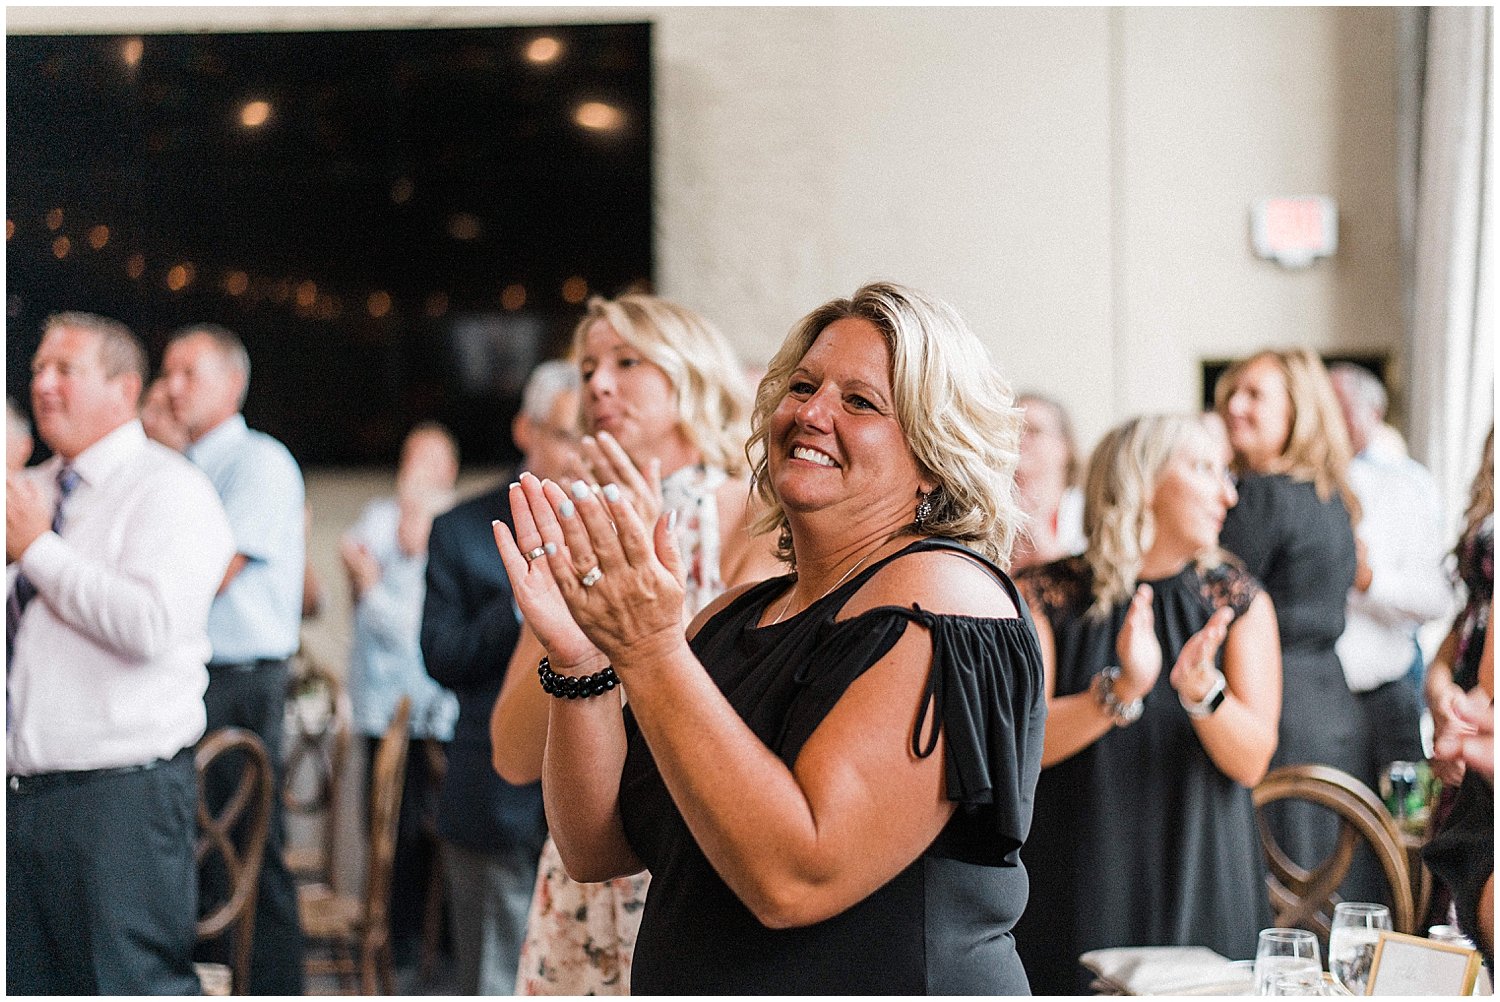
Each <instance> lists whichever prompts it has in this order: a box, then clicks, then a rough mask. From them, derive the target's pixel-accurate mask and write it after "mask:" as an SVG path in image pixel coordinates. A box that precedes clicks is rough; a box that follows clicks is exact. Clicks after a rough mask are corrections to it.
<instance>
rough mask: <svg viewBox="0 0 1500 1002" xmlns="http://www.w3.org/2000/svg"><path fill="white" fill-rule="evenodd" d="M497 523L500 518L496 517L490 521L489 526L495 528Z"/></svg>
mask: <svg viewBox="0 0 1500 1002" xmlns="http://www.w3.org/2000/svg"><path fill="white" fill-rule="evenodd" d="M499 524H500V520H499V519H498V518H497V519H495V520H494V521H493V522H491V523H490V528H491V529H493V528H495V527H496V526H497V525H499Z"/></svg>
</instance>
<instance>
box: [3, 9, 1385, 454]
mask: <svg viewBox="0 0 1500 1002" xmlns="http://www.w3.org/2000/svg"><path fill="white" fill-rule="evenodd" d="M7 16H8V30H10V31H13V32H14V31H68V30H80V31H104V32H120V31H150V30H179V31H180V30H197V29H205V30H207V29H215V30H231V29H233V30H246V29H277V28H326V27H397V26H401V27H409V26H434V27H436V26H459V25H483V24H525V23H546V22H558V21H567V20H616V21H620V20H640V19H650V20H651V21H653V22H654V23H655V25H656V34H655V44H656V73H657V87H656V89H657V107H656V112H657V137H656V157H657V202H658V204H657V261H658V263H659V265H658V275H657V278H658V285H659V287H660V288H661V290H662V291H663V293H665V294H667V295H671V296H675V297H678V298H681V299H682V300H684V301H686V302H688V303H691V304H693V305H695V306H697V307H699V308H701V309H703V310H704V311H705V312H706V313H708V314H709V315H711V316H713V317H714V318H715V319H717V320H718V321H719V322H720V323H721V325H722V326H723V327H724V328H725V330H726V331H727V332H729V334H730V336H731V337H732V338H733V339H734V341H735V343H736V344H737V345H738V346H739V348H740V349H741V351H742V352H743V353H744V354H745V355H746V357H747V358H748V359H750V360H752V361H764V360H765V359H766V358H767V357H768V356H769V355H770V353H771V351H772V350H773V349H774V347H775V345H776V344H777V343H778V342H779V340H780V337H781V335H782V334H783V333H784V332H785V331H786V329H787V327H788V326H789V325H790V324H791V322H792V321H793V320H795V319H796V318H797V317H798V316H800V315H801V314H803V313H804V312H806V311H807V310H808V309H809V308H811V307H812V306H814V305H816V304H817V303H818V302H821V301H822V300H824V299H826V298H829V297H831V296H834V295H838V294H845V293H847V292H849V291H852V289H853V288H854V286H855V285H857V284H858V283H860V282H862V281H865V280H867V279H870V278H875V277H888V278H894V279H898V280H901V281H905V282H909V283H911V284H914V285H917V286H920V287H923V288H926V289H929V290H930V291H932V292H934V293H936V294H938V295H941V296H943V297H945V298H948V299H950V300H951V301H952V302H954V303H955V305H957V306H958V307H959V308H960V310H961V311H962V312H963V313H964V314H965V315H966V316H967V317H968V318H969V321H970V323H971V324H972V325H973V326H974V327H975V329H976V330H977V331H978V332H979V333H980V335H981V337H983V338H984V339H985V341H986V342H987V343H988V344H989V345H990V347H991V349H992V351H993V352H994V353H995V355H996V356H997V358H998V359H999V361H1000V363H1001V367H1002V370H1003V372H1004V373H1005V375H1006V376H1007V378H1008V379H1009V380H1010V381H1011V382H1012V384H1014V385H1015V386H1017V387H1018V388H1020V387H1034V388H1039V389H1043V390H1046V391H1049V392H1051V393H1053V394H1054V395H1056V396H1058V397H1059V398H1060V399H1062V400H1063V402H1064V403H1065V404H1067V405H1068V406H1069V408H1070V409H1071V410H1072V411H1073V413H1074V417H1075V421H1076V424H1077V425H1078V428H1079V432H1080V435H1081V437H1082V438H1083V439H1084V444H1085V445H1087V444H1089V443H1091V442H1092V441H1093V440H1094V439H1095V438H1097V436H1098V435H1099V434H1100V433H1101V432H1102V431H1103V430H1104V429H1105V428H1107V427H1108V426H1109V425H1111V424H1113V423H1115V422H1116V421H1118V420H1120V419H1121V418H1123V417H1125V416H1127V415H1129V414H1131V413H1134V412H1137V411H1140V410H1144V409H1164V408H1185V407H1191V406H1193V405H1194V404H1195V402H1196V400H1197V398H1198V395H1199V393H1200V389H1201V388H1200V383H1199V377H1198V371H1199V370H1198V363H1199V361H1200V360H1201V359H1202V358H1205V357H1210V358H1222V357H1229V356H1234V355H1239V354H1243V353H1245V352H1247V351H1249V350H1251V349H1253V348H1256V347H1259V346H1262V345H1267V344H1284V343H1291V342H1295V343H1300V344H1307V345H1310V346H1313V347H1316V348H1318V349H1321V350H1325V351H1327V350H1351V349H1357V350H1360V351H1383V350H1384V351H1392V352H1394V351H1395V349H1396V347H1397V345H1398V342H1399V338H1400V309H1399V298H1398V297H1399V281H1398V279H1399V275H1398V270H1397V268H1398V260H1399V258H1398V255H1397V251H1396V239H1397V237H1396V214H1395V213H1396V208H1395V203H1396V198H1395V189H1394V186H1395V181H1394V179H1395V124H1394V122H1395V104H1396V83H1395V68H1394V67H1395V24H1396V17H1397V13H1396V11H1395V10H1394V9H1387V8H1322V7H1301V8H1265V7H1257V8H1240V9H1236V8H1182V9H1178V8H1160V7H1157V8H1121V9H1108V8H954V9H930V8H891V7H886V8H693V7H655V8H654V7H615V8H595V9H592V10H590V9H588V8H477V7H465V8H421V9H418V8H395V7H367V8H287V7H284V8H230V7H218V8H162V7H158V8H137V9H134V10H128V9H126V10H122V9H110V8H73V9H68V8H29V9H27V8H20V9H11V10H9V11H8V15H7ZM1314 193H1315V194H1329V195H1332V196H1334V197H1335V198H1336V199H1338V202H1339V207H1340V213H1341V234H1340V249H1339V254H1338V256H1337V257H1335V258H1334V259H1333V260H1331V261H1324V262H1320V263H1318V264H1317V265H1315V266H1314V267H1312V268H1311V269H1308V270H1305V271H1298V272H1291V271H1285V270H1283V269H1281V268H1280V267H1279V266H1277V265H1275V264H1271V263H1268V262H1264V261H1260V260H1257V259H1256V258H1255V257H1254V256H1253V255H1252V254H1251V252H1250V250H1249V241H1248V236H1247V234H1248V209H1249V206H1250V204H1251V202H1252V201H1253V200H1255V199H1257V198H1260V197H1263V196H1266V195H1285V194H1314Z"/></svg>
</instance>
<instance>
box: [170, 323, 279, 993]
mask: <svg viewBox="0 0 1500 1002" xmlns="http://www.w3.org/2000/svg"><path fill="white" fill-rule="evenodd" d="M162 376H163V378H165V379H166V381H167V394H168V397H169V398H170V400H171V403H172V413H173V416H174V417H176V419H177V420H178V422H180V423H181V424H182V426H183V427H184V429H186V431H187V435H188V447H187V457H188V459H190V460H192V461H193V463H195V464H196V465H197V466H198V467H199V468H200V469H202V470H203V472H204V473H206V474H208V478H209V480H210V481H212V483H213V485H214V489H215V490H216V491H217V492H218V494H219V499H220V500H221V501H222V502H223V505H224V510H225V512H226V513H227V514H228V516H229V525H230V528H231V529H232V530H233V532H234V543H235V555H234V557H233V558H232V559H231V560H230V562H229V569H228V571H227V572H226V573H225V575H224V581H223V583H222V584H221V585H220V587H219V594H218V596H217V597H216V598H215V599H214V603H213V606H212V608H211V609H210V610H209V615H208V636H209V640H210V642H211V643H212V644H213V659H212V661H211V662H210V663H209V666H208V671H209V681H208V692H207V693H206V694H205V695H204V704H205V706H206V708H207V711H208V729H209V730H210V731H212V730H215V729H217V728H220V727H244V728H248V729H249V730H251V731H254V732H255V733H256V734H258V735H259V736H260V738H261V740H262V741H264V742H265V745H266V751H267V752H268V753H269V754H270V756H271V761H272V765H273V768H274V771H275V786H274V789H273V794H272V807H271V829H270V835H269V837H268V839H267V842H266V854H265V860H264V863H263V864H262V867H261V879H260V894H259V897H258V899H257V902H256V909H255V945H254V953H253V957H252V960H251V974H250V985H249V990H250V993H251V994H253V995H295V994H301V992H302V983H303V976H302V952H303V943H302V933H301V929H300V928H299V926H298V922H297V890H296V886H295V884H294V883H293V881H292V877H291V873H290V872H289V871H288V870H287V867H286V860H285V837H286V834H285V825H284V819H283V817H282V810H281V808H282V802H281V798H282V783H283V780H284V764H285V763H284V762H283V759H282V718H283V713H284V706H285V702H286V690H287V672H288V659H289V658H290V657H291V656H292V655H293V654H295V653H296V652H297V647H298V643H299V632H300V629H301V622H302V580H303V565H304V563H305V561H306V549H305V546H304V539H303V536H304V532H305V526H306V522H305V516H304V513H303V512H304V508H303V504H304V492H303V485H302V472H301V470H300V469H298V467H297V462H296V460H294V459H293V458H292V455H291V453H290V452H288V451H287V449H286V447H285V446H284V445H282V444H281V443H280V442H278V441H276V440H275V439H274V438H272V437H271V436H269V435H266V434H263V433H261V432H258V431H252V430H251V429H250V428H248V427H247V426H246V425H245V419H244V417H243V416H242V415H241V414H240V408H241V407H242V406H244V402H245V395H246V393H247V392H248V390H249V387H250V357H249V354H248V353H247V352H246V351H245V346H244V344H243V343H241V341H240V339H239V338H238V337H237V336H236V335H235V334H234V333H233V332H231V331H229V330H226V329H225V328H223V327H219V326H216V325H213V324H198V325H194V326H191V327H185V328H183V329H182V330H180V331H178V332H176V333H175V334H173V335H172V337H171V338H170V339H169V340H168V342H167V349H166V354H165V356H164V357H163V360H162ZM234 781H235V777H234V776H233V775H211V776H209V777H208V780H207V782H208V790H207V796H208V799H209V801H210V802H211V803H217V802H219V801H221V800H222V799H224V798H226V797H227V796H228V794H229V792H230V791H231V790H232V789H233V783H234ZM204 879H205V881H207V880H209V879H210V875H209V874H208V873H207V872H206V873H205V875H204ZM206 893H208V894H211V893H212V889H210V890H209V891H208V892H206Z"/></svg>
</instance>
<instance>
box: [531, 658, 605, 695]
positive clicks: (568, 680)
mask: <svg viewBox="0 0 1500 1002" xmlns="http://www.w3.org/2000/svg"><path fill="white" fill-rule="evenodd" d="M536 673H537V675H538V676H540V678H541V680H542V691H543V692H545V693H546V694H547V695H549V696H556V697H557V698H558V699H588V698H589V697H590V696H602V695H604V693H606V692H608V691H609V690H611V689H613V688H614V687H615V686H617V685H619V684H620V677H619V676H618V675H616V674H615V669H614V666H613V665H605V666H604V668H603V670H602V671H596V672H594V674H592V675H559V674H558V673H557V672H555V671H553V670H552V663H551V662H550V661H548V660H547V659H546V658H542V660H541V662H540V663H538V664H537V666H536Z"/></svg>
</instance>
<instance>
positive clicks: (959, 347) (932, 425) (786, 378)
mask: <svg viewBox="0 0 1500 1002" xmlns="http://www.w3.org/2000/svg"><path fill="white" fill-rule="evenodd" d="M848 317H854V318H858V319H861V320H866V321H868V322H869V323H870V324H872V325H873V326H874V327H875V329H876V330H878V331H879V332H880V334H881V336H882V337H884V338H885V342H886V345H887V347H889V349H890V353H891V396H892V404H893V407H894V410H895V416H896V423H897V424H898V425H900V427H901V431H902V434H903V435H904V436H905V437H906V441H907V444H908V445H909V446H910V447H911V450H912V453H913V455H915V456H916V460H917V465H918V467H919V469H920V470H921V472H922V475H923V476H924V477H927V478H930V479H931V480H933V481H935V482H936V483H937V485H938V486H937V487H936V488H935V489H934V490H933V492H932V493H931V494H930V495H929V499H930V500H931V502H932V514H931V515H930V516H929V517H928V518H927V519H925V520H924V521H923V522H922V525H921V526H920V527H917V526H916V524H915V512H916V505H917V499H916V498H915V497H913V498H912V511H913V523H912V526H911V527H910V528H912V529H913V530H915V531H920V532H922V533H924V534H928V535H933V536H943V537H946V538H948V539H952V540H956V541H958V542H961V543H964V544H966V545H968V546H969V547H971V548H972V549H974V550H977V551H978V552H980V553H982V554H984V555H985V556H986V557H989V558H990V559H991V560H993V561H994V562H995V563H997V564H999V565H1000V566H1001V567H1008V566H1009V564H1010V551H1011V546H1012V545H1014V543H1015V538H1016V532H1017V530H1018V529H1019V528H1020V527H1021V524H1022V522H1023V521H1024V518H1025V516H1024V515H1023V514H1022V512H1021V508H1020V505H1019V504H1018V502H1017V498H1016V484H1015V472H1016V461H1017V459H1018V457H1019V454H1020V446H1021V423H1022V412H1021V410H1020V408H1018V407H1016V406H1015V403H1014V398H1013V397H1012V395H1011V392H1010V388H1009V387H1008V386H1007V385H1006V383H1005V381H1004V380H1003V379H1001V378H1000V375H999V373H998V372H997V371H996V370H995V367H994V365H993V363H992V362H991V360H990V355H989V352H988V351H987V350H986V349H985V347H984V345H983V343H981V342H980V340H979V339H978V338H977V337H975V336H974V333H973V332H972V331H970V330H969V327H968V325H967V324H965V323H964V321H963V318H961V317H960V316H959V315H958V313H957V312H956V311H955V310H954V309H953V308H952V307H951V306H949V305H948V304H947V303H944V302H942V301H940V300H937V299H934V298H932V297H930V296H927V295H924V294H923V293H921V292H918V291H916V290H915V289H909V288H906V287H904V286H900V285H896V284H894V283H891V282H876V283H872V284H870V285H866V286H864V287H863V288H861V289H859V290H858V291H857V292H855V293H854V295H853V296H852V297H851V298H849V299H835V300H833V301H831V302H828V303H825V304H823V305H822V306H819V307H818V308H817V309H815V310H813V311H812V312H811V313H809V314H808V315H807V316H805V317H803V318H802V319H801V320H800V321H798V322H797V324H796V325H795V326H794V327H793V328H792V330H791V332H790V333H789V334H787V337H786V340H785V341H784V342H782V345H781V348H780V350H778V351H777V352H776V356H775V357H774V358H772V359H771V361H770V364H769V365H768V366H767V367H766V375H765V378H764V379H762V380H761V382H760V388H759V390H758V391H757V393H756V396H755V410H754V413H753V414H752V415H751V419H750V441H749V443H748V444H747V445H746V447H745V454H746V457H747V458H748V459H749V460H750V468H751V471H752V475H753V477H754V484H755V489H756V491H757V492H758V493H759V495H760V497H761V498H762V499H763V500H764V501H765V507H764V509H763V511H762V514H761V515H760V517H759V518H757V519H756V521H755V524H754V525H753V526H752V527H751V531H752V532H755V533H760V532H768V531H772V530H776V531H778V532H779V533H780V537H779V543H778V552H779V553H780V555H781V557H782V558H783V559H785V560H787V561H788V562H791V563H792V564H793V565H794V566H795V562H796V559H795V554H794V553H793V552H792V543H791V535H790V533H789V532H787V531H785V530H786V528H787V521H786V513H785V512H784V511H783V509H782V507H781V502H780V500H779V499H778V498H777V497H776V495H775V492H774V491H773V490H772V488H771V483H770V477H769V476H768V475H767V470H766V463H767V448H768V445H769V441H770V434H771V431H770V424H771V415H772V414H773V413H774V412H775V411H776V408H777V407H778V406H779V405H780V404H781V401H782V399H783V398H784V397H785V396H786V393H787V386H788V383H789V382H790V380H791V375H792V371H793V370H794V369H796V368H797V366H798V365H799V364H800V363H801V362H802V357H803V356H804V355H806V354H807V351H808V349H809V348H811V347H812V345H813V342H814V341H816V340H817V339H818V335H820V334H822V333H823V331H824V330H825V329H827V327H828V326H829V325H830V324H832V323H833V322H834V321H836V320H842V319H845V318H848Z"/></svg>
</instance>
